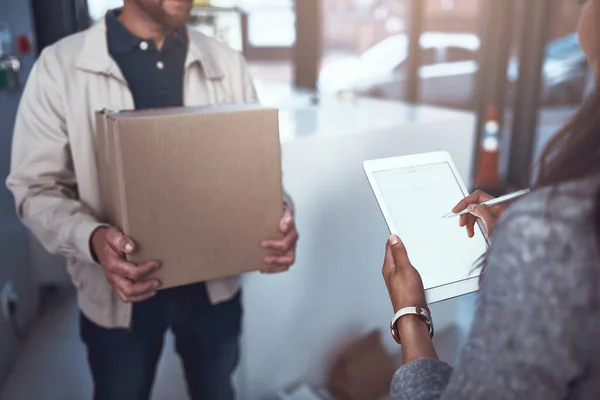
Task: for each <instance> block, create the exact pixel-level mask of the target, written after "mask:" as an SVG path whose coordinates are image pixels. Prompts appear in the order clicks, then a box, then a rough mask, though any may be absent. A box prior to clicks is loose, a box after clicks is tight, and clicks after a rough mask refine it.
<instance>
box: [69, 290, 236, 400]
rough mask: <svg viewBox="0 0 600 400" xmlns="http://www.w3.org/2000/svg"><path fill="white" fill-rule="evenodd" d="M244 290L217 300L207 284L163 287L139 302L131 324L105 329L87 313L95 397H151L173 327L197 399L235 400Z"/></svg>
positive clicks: (85, 336)
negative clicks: (212, 301) (210, 296)
mask: <svg viewBox="0 0 600 400" xmlns="http://www.w3.org/2000/svg"><path fill="white" fill-rule="evenodd" d="M240 297H241V296H240V294H238V295H237V296H236V297H235V298H234V299H232V300H231V301H228V302H226V303H222V304H218V305H214V306H213V305H211V304H210V302H209V300H208V296H207V293H206V287H205V285H204V284H194V285H189V286H184V287H178V288H173V289H167V290H164V291H160V292H159V293H158V294H157V295H156V296H155V297H153V298H151V299H149V300H146V301H144V302H142V303H137V304H134V306H133V321H132V326H131V329H105V328H102V327H100V326H98V325H96V324H94V323H93V322H92V321H90V320H89V319H87V318H86V317H85V316H84V315H81V321H80V329H81V338H82V340H83V342H84V343H85V345H86V347H87V354H88V362H89V365H90V369H91V372H92V378H93V380H94V399H95V400H148V399H149V398H150V392H151V390H152V384H153V382H154V376H155V372H156V365H157V363H158V359H159V357H160V354H161V351H162V347H163V339H164V335H165V332H166V331H167V329H169V328H170V329H171V330H172V331H173V334H174V336H175V347H176V350H177V353H178V354H179V356H180V357H181V360H182V362H183V368H184V370H185V377H186V381H187V387H188V391H189V394H190V396H191V398H192V399H193V400H200V399H202V400H213V399H214V400H233V399H234V398H235V392H234V390H233V386H232V383H231V374H232V373H233V371H234V369H235V367H236V366H237V363H238V359H239V337H240V333H241V319H242V306H241V300H240Z"/></svg>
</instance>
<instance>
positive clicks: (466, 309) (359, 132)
mask: <svg viewBox="0 0 600 400" xmlns="http://www.w3.org/2000/svg"><path fill="white" fill-rule="evenodd" d="M290 114H292V115H298V116H301V118H302V121H295V122H294V121H292V122H290V121H287V122H286V123H285V126H286V127H294V129H295V130H298V129H300V130H301V129H308V127H311V128H310V130H312V131H313V134H312V135H310V137H308V138H306V139H302V138H298V137H296V138H295V140H293V141H290V142H289V143H286V144H285V145H284V146H283V165H284V180H285V184H286V187H287V189H288V190H289V191H290V193H291V194H292V196H293V197H294V200H295V202H296V206H297V221H298V229H299V232H300V236H301V239H300V243H299V249H298V262H297V264H296V266H294V268H293V270H292V271H291V272H288V273H285V274H281V275H277V276H261V275H249V276H248V277H247V279H246V281H245V286H244V304H245V322H244V337H243V343H242V346H243V357H242V362H241V365H240V371H239V385H240V386H239V387H240V393H241V395H242V397H241V398H242V399H260V398H264V396H265V395H266V394H268V393H271V392H273V391H275V390H277V389H280V388H282V387H286V386H289V385H292V384H295V383H297V382H299V381H308V382H313V383H322V382H323V380H324V378H325V376H326V372H327V369H328V367H329V365H330V363H331V360H332V357H333V356H334V355H335V352H336V349H339V348H340V347H341V346H342V345H343V344H344V343H346V342H347V341H349V340H351V339H352V338H354V337H356V336H358V335H362V334H365V333H366V332H368V331H370V330H372V329H380V330H381V331H382V332H383V337H384V339H385V343H386V345H387V346H388V349H389V351H390V352H392V353H397V352H398V351H399V348H398V346H397V345H396V344H395V343H394V342H393V340H392V339H391V337H390V335H389V333H388V330H389V327H388V326H389V325H388V324H389V319H390V317H391V314H392V308H391V305H390V302H389V298H388V293H387V290H386V288H385V285H384V282H383V279H382V277H381V265H382V260H383V254H384V249H385V243H386V240H387V237H388V235H389V232H388V231H387V228H386V226H385V223H384V221H383V218H382V216H381V213H380V211H379V209H378V207H377V203H376V201H375V199H374V197H373V195H372V193H371V190H370V187H369V185H368V183H367V180H366V178H365V177H364V173H363V171H362V162H363V161H364V160H366V159H373V158H380V157H389V156H397V155H403V154H410V153H418V152H426V151H436V150H448V151H449V152H450V153H451V154H452V155H453V158H454V161H455V163H456V165H457V168H458V170H459V172H460V174H461V175H462V176H463V177H464V178H468V176H469V168H470V162H471V157H472V146H470V145H465V144H469V143H472V141H473V134H474V123H475V118H474V116H473V115H471V114H466V113H458V112H457V113H454V112H447V111H438V110H435V109H431V108H418V109H411V108H407V107H403V106H401V105H399V104H389V103H388V104H386V103H378V102H369V101H366V102H361V103H360V104H359V105H352V104H338V105H331V106H328V105H323V106H321V107H320V108H319V110H318V111H317V109H315V108H303V109H301V110H286V111H284V112H282V115H283V117H284V118H285V117H286V116H288V117H289V116H290ZM336 121H337V122H336ZM300 122H301V123H300ZM336 126H337V128H336ZM369 127H373V129H370V128H369ZM315 131H316V132H317V133H316V134H315V133H314V132H315ZM282 133H283V134H284V136H286V137H290V138H291V137H293V136H294V134H293V132H282ZM342 134H343V135H342ZM409 251H410V250H409ZM472 310H473V299H472V297H471V298H462V299H455V300H450V301H447V302H444V303H440V304H436V305H434V306H433V307H432V312H433V318H434V320H435V323H436V328H437V332H438V335H437V337H436V344H437V345H438V350H439V351H440V355H441V357H442V358H443V359H445V360H447V361H452V360H453V359H454V357H455V354H456V351H457V349H458V345H459V343H460V341H461V340H464V336H465V334H466V331H467V330H468V329H469V325H470V318H471V317H470V316H471V314H472Z"/></svg>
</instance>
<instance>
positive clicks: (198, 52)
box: [76, 13, 225, 82]
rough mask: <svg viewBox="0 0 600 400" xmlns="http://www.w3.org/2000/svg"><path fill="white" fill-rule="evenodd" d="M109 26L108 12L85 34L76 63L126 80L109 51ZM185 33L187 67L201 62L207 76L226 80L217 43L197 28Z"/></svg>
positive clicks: (89, 69) (78, 66)
mask: <svg viewBox="0 0 600 400" xmlns="http://www.w3.org/2000/svg"><path fill="white" fill-rule="evenodd" d="M109 14H110V13H109ZM117 21H118V20H117ZM107 26H108V15H107V16H106V17H105V18H104V19H102V20H101V21H99V22H97V23H96V24H95V25H93V26H92V27H91V28H90V29H88V31H87V32H86V33H84V40H83V47H82V48H81V50H80V51H79V54H78V56H77V61H76V66H77V68H79V69H81V70H84V71H89V72H95V73H107V74H112V75H113V76H115V77H117V78H118V79H119V80H121V81H123V82H125V78H124V77H123V76H122V73H121V71H120V69H119V67H118V66H117V64H116V63H115V61H114V60H113V59H112V58H111V57H110V55H109V52H108V46H107ZM183 32H184V35H185V37H186V41H187V42H188V43H189V46H188V55H187V60H186V68H188V67H189V66H190V65H191V64H194V63H199V64H200V65H201V66H202V67H203V69H204V73H205V76H206V78H208V79H223V78H224V77H225V73H224V70H223V67H222V65H221V64H220V63H219V62H218V61H217V60H216V59H215V57H218V55H217V52H216V51H215V49H214V44H212V46H211V43H212V42H210V41H209V39H208V38H207V37H205V36H204V35H203V34H202V33H200V32H199V31H197V30H195V29H185V28H184V29H183Z"/></svg>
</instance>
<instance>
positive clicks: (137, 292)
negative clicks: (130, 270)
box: [113, 276, 160, 302]
mask: <svg viewBox="0 0 600 400" xmlns="http://www.w3.org/2000/svg"><path fill="white" fill-rule="evenodd" d="M113 283H114V285H115V289H116V291H117V294H119V297H121V300H123V301H125V302H133V301H135V299H140V298H142V297H146V296H150V295H154V294H155V293H156V290H157V289H158V287H159V286H160V285H159V283H158V281H156V280H152V281H146V282H139V283H134V282H131V281H130V280H128V279H125V278H123V277H121V276H114V277H113ZM146 298H147V297H146Z"/></svg>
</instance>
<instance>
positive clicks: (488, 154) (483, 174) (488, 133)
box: [475, 106, 504, 194]
mask: <svg viewBox="0 0 600 400" xmlns="http://www.w3.org/2000/svg"><path fill="white" fill-rule="evenodd" d="M475 186H477V188H479V189H482V190H485V191H487V192H490V194H494V192H499V191H502V189H503V186H504V182H503V180H502V178H501V177H500V119H499V113H498V109H497V108H496V107H495V106H490V107H488V110H487V116H486V122H485V126H484V134H483V140H482V142H481V145H480V147H479V163H478V166H477V171H476V173H475Z"/></svg>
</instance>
